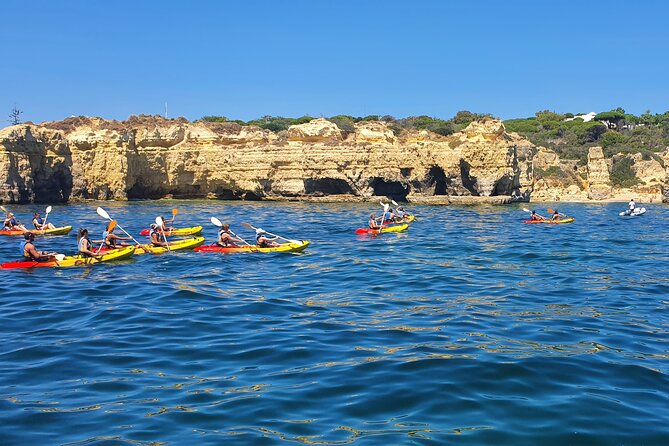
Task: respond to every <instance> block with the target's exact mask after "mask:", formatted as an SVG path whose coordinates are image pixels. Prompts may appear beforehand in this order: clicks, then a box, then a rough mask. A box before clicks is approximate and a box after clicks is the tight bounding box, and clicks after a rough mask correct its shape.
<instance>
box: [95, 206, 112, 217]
mask: <svg viewBox="0 0 669 446" xmlns="http://www.w3.org/2000/svg"><path fill="white" fill-rule="evenodd" d="M95 212H97V213H98V215H99V216H100V217H102V218H106V219H107V220H111V218H109V214H108V213H107V211H105V210H104V209H102V208H101V207H98V208H97V209H96V210H95Z"/></svg>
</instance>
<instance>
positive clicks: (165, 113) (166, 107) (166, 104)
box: [165, 101, 167, 119]
mask: <svg viewBox="0 0 669 446" xmlns="http://www.w3.org/2000/svg"><path fill="white" fill-rule="evenodd" d="M165 119H167V101H165Z"/></svg>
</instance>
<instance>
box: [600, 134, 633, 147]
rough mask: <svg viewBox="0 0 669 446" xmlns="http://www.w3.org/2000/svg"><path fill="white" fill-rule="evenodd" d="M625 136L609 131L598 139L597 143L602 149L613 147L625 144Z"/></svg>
mask: <svg viewBox="0 0 669 446" xmlns="http://www.w3.org/2000/svg"><path fill="white" fill-rule="evenodd" d="M627 139H628V138H626V137H625V136H623V135H621V134H620V133H618V132H616V131H612V130H609V131H607V132H606V133H604V135H603V136H602V137H601V138H600V139H599V143H600V144H601V145H602V147H604V148H608V147H612V146H615V145H616V144H621V143H625V142H627Z"/></svg>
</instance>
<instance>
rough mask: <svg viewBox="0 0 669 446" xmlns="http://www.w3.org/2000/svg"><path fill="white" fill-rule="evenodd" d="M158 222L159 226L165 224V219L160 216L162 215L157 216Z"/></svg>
mask: <svg viewBox="0 0 669 446" xmlns="http://www.w3.org/2000/svg"><path fill="white" fill-rule="evenodd" d="M156 224H157V225H158V226H162V225H163V219H162V218H160V217H156Z"/></svg>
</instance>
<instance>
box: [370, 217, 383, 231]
mask: <svg viewBox="0 0 669 446" xmlns="http://www.w3.org/2000/svg"><path fill="white" fill-rule="evenodd" d="M376 220H378V218H377V217H376V215H374V214H371V215H370V216H369V229H381V226H380V225H379V224H378V223H377V222H376Z"/></svg>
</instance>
